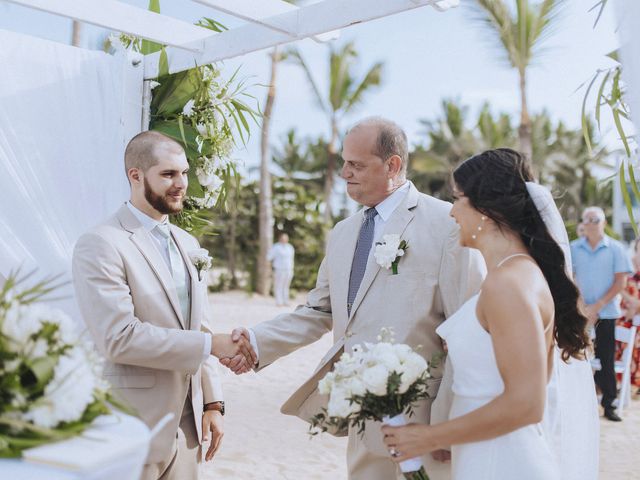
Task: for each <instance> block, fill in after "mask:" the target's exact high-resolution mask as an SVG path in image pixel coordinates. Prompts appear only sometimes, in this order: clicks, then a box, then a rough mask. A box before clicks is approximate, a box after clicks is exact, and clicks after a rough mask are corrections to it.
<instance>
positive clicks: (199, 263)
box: [189, 248, 213, 280]
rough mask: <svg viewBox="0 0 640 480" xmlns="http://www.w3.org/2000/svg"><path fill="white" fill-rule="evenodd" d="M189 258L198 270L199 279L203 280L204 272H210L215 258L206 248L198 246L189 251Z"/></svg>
mask: <svg viewBox="0 0 640 480" xmlns="http://www.w3.org/2000/svg"><path fill="white" fill-rule="evenodd" d="M189 259H190V260H191V263H193V266H194V267H196V270H197V272H198V280H202V273H203V272H208V271H209V269H210V268H211V265H212V264H213V259H212V258H211V256H210V255H209V251H208V250H207V249H206V248H197V249H196V250H192V251H190V252H189Z"/></svg>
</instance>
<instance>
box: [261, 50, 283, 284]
mask: <svg viewBox="0 0 640 480" xmlns="http://www.w3.org/2000/svg"><path fill="white" fill-rule="evenodd" d="M279 61H280V53H279V51H278V47H275V48H274V49H273V50H272V51H271V76H270V79H269V90H268V92H267V101H266V103H265V107H264V114H263V116H262V134H261V135H262V136H261V140H260V194H259V203H260V205H259V227H258V230H259V249H258V264H257V282H256V291H257V292H258V293H259V294H261V295H268V294H269V290H270V287H271V268H270V265H269V260H267V256H268V254H269V250H270V249H271V246H272V245H273V205H272V193H271V173H270V172H269V164H270V159H271V158H270V155H271V152H270V150H269V128H270V126H271V114H272V112H273V104H274V102H275V98H276V78H277V73H278V62H279Z"/></svg>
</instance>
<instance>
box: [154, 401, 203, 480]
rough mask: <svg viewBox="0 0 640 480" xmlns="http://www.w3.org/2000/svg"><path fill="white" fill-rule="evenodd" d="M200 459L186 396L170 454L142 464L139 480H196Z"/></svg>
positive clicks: (189, 404) (191, 410)
mask: <svg viewBox="0 0 640 480" xmlns="http://www.w3.org/2000/svg"><path fill="white" fill-rule="evenodd" d="M201 461H202V446H201V445H200V442H199V441H198V433H197V431H196V426H195V424H194V423H193V408H192V407H191V399H190V398H189V397H187V399H186V401H185V404H184V408H183V409H182V417H181V418H180V426H179V428H178V431H177V433H176V441H175V442H174V444H173V450H172V452H171V455H169V457H168V458H167V459H165V460H164V461H162V462H158V463H150V464H147V465H145V466H144V470H143V471H142V477H141V480H197V479H198V468H199V465H200V462H201Z"/></svg>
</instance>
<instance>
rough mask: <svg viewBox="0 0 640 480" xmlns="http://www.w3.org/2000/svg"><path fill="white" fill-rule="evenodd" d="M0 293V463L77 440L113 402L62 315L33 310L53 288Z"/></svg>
mask: <svg viewBox="0 0 640 480" xmlns="http://www.w3.org/2000/svg"><path fill="white" fill-rule="evenodd" d="M24 280H25V278H21V279H19V278H18V274H12V275H10V276H9V278H8V280H7V281H6V282H5V284H4V286H3V287H2V288H1V289H0V457H15V456H20V454H21V452H22V450H24V449H26V448H30V447H35V446H37V445H40V444H43V443H49V442H54V441H59V440H62V439H65V438H68V437H71V436H74V435H77V434H78V433H80V432H82V431H83V430H84V429H85V428H86V427H87V426H89V424H90V423H91V422H92V421H93V420H94V419H95V418H96V417H98V416H100V415H103V414H109V413H110V411H111V410H110V404H112V405H117V406H119V407H121V406H120V405H119V403H118V402H114V400H113V397H112V396H111V394H110V393H109V385H108V384H107V383H106V381H105V380H103V378H102V361H101V359H100V358H99V357H98V356H97V355H96V354H95V353H94V349H93V347H92V345H91V344H90V343H88V342H87V341H85V340H83V339H82V338H80V336H79V335H78V327H77V325H76V324H75V323H74V322H73V321H72V320H71V319H70V318H69V317H68V316H67V315H66V314H64V313H63V312H62V311H60V310H56V309H53V308H49V307H47V306H45V305H42V304H37V303H36V302H38V301H39V300H41V299H42V297H43V296H44V295H46V294H47V293H49V292H50V291H51V290H52V289H53V288H54V287H50V286H49V285H50V281H49V280H45V281H44V282H40V283H38V284H36V285H35V286H34V287H31V288H24V289H22V290H21V289H20V287H21V285H22V283H23V281H24Z"/></svg>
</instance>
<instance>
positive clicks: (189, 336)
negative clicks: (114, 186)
mask: <svg viewBox="0 0 640 480" xmlns="http://www.w3.org/2000/svg"><path fill="white" fill-rule="evenodd" d="M171 232H172V233H173V236H174V238H175V241H176V244H177V246H178V249H179V251H180V253H181V255H182V258H183V260H184V262H185V265H186V266H187V271H188V274H189V277H190V302H191V316H190V325H187V324H186V322H185V319H184V318H182V313H181V310H180V304H179V300H178V295H177V294H176V290H175V287H174V283H173V279H172V277H171V273H170V271H169V268H168V267H167V265H166V263H165V261H164V260H163V258H162V256H161V254H160V252H159V250H158V249H157V247H156V246H155V245H154V243H153V240H152V238H151V236H150V234H149V233H148V232H147V231H146V230H145V229H144V228H143V227H142V225H141V224H140V222H139V221H138V220H137V219H136V218H135V216H134V215H133V214H132V213H131V211H130V210H129V208H128V207H127V206H126V205H123V206H122V207H121V208H120V210H119V211H118V212H117V213H116V214H115V215H114V216H113V217H112V218H110V219H108V220H107V221H106V222H105V223H103V224H101V225H99V226H97V227H95V228H93V229H91V230H90V231H89V232H87V233H85V234H84V235H83V236H82V237H80V239H79V240H78V242H77V244H76V247H75V250H74V254H73V282H74V286H75V290H76V297H77V300H78V304H79V306H80V311H81V313H82V316H83V318H84V320H85V322H86V324H87V327H88V329H89V332H90V333H91V336H92V338H93V341H94V342H95V344H96V347H97V349H98V351H99V352H100V353H101V354H102V355H103V356H104V357H105V358H106V360H107V362H106V365H105V377H106V379H107V380H108V381H109V382H110V383H111V385H112V386H113V387H114V388H115V389H116V390H117V391H119V392H120V393H121V394H122V396H123V397H124V399H125V400H126V401H127V402H129V403H130V404H131V405H132V406H133V407H134V408H135V409H136V410H137V413H138V414H139V415H140V417H141V418H142V419H143V420H144V421H145V423H146V424H147V425H148V426H149V427H153V426H154V425H155V424H156V423H157V422H158V421H159V420H160V419H161V418H162V417H163V416H164V415H165V414H167V413H169V412H171V413H173V414H174V415H175V416H174V418H173V420H172V421H171V422H169V424H167V425H166V426H165V427H164V428H163V429H162V430H161V431H160V432H159V433H158V435H157V436H156V437H155V438H154V440H153V442H152V444H151V449H150V453H149V457H148V458H147V463H156V462H160V461H163V460H165V459H166V457H167V456H168V455H170V454H171V452H172V449H173V446H174V442H175V437H176V432H177V431H178V423H179V422H180V416H181V413H182V410H183V407H184V403H185V399H186V398H187V391H188V389H189V388H190V389H191V391H190V393H191V395H190V398H191V402H192V405H193V412H194V422H195V427H196V430H197V432H198V438H199V439H201V438H202V432H201V430H202V409H203V404H205V403H209V402H214V401H219V400H222V388H221V382H220V377H219V374H218V370H217V368H218V367H217V360H216V359H215V358H214V357H211V356H210V357H209V358H208V359H207V360H206V361H205V362H204V363H203V362H202V357H203V351H204V348H205V347H204V346H205V336H206V335H207V334H210V333H211V331H210V329H209V327H208V324H207V318H208V317H209V310H208V300H207V286H206V282H205V281H204V280H203V281H200V280H199V279H198V274H197V272H196V270H195V268H194V266H193V264H192V263H191V261H190V260H189V257H188V252H190V251H192V250H194V249H196V248H199V244H198V242H197V240H196V239H195V238H193V237H192V236H191V235H189V234H188V233H187V232H185V231H183V230H181V229H180V228H178V227H176V226H174V225H171Z"/></svg>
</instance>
